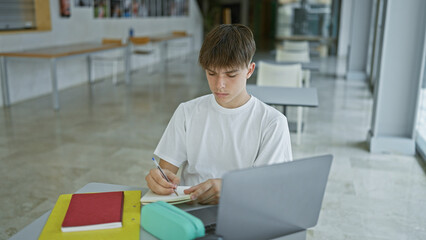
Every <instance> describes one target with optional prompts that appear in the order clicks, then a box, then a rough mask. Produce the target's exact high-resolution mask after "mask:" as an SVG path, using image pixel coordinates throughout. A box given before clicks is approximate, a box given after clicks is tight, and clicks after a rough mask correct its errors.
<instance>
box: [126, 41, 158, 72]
mask: <svg viewBox="0 0 426 240" xmlns="http://www.w3.org/2000/svg"><path fill="white" fill-rule="evenodd" d="M129 42H130V43H131V44H132V46H131V49H132V50H131V53H132V55H134V56H147V57H148V72H152V62H153V61H152V59H151V57H152V56H153V54H154V53H155V52H154V50H153V48H152V45H151V39H150V38H149V37H131V38H129Z"/></svg>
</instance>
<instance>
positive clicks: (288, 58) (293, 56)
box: [275, 49, 311, 63]
mask: <svg viewBox="0 0 426 240" xmlns="http://www.w3.org/2000/svg"><path fill="white" fill-rule="evenodd" d="M275 61H277V62H305V63H306V62H310V61H311V59H310V58H309V51H297V52H295V51H292V52H290V51H286V50H281V49H277V55H276V57H275Z"/></svg>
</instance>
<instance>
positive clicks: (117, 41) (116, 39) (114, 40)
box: [102, 38, 121, 44]
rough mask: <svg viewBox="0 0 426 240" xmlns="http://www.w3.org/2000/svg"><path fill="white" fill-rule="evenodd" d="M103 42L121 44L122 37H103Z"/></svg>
mask: <svg viewBox="0 0 426 240" xmlns="http://www.w3.org/2000/svg"><path fill="white" fill-rule="evenodd" d="M102 44H121V39H118V38H102Z"/></svg>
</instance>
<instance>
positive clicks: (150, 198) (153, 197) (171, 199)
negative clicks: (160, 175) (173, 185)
mask: <svg viewBox="0 0 426 240" xmlns="http://www.w3.org/2000/svg"><path fill="white" fill-rule="evenodd" d="M188 188H190V186H178V187H177V189H176V192H177V193H178V195H179V196H176V194H175V193H172V194H170V195H158V194H155V193H153V192H152V191H151V190H149V191H148V192H147V193H146V194H145V195H144V196H143V197H142V198H141V203H142V205H146V204H148V203H153V202H157V201H163V202H167V203H170V204H179V203H184V202H189V201H191V195H186V194H185V193H183V190H185V189H188Z"/></svg>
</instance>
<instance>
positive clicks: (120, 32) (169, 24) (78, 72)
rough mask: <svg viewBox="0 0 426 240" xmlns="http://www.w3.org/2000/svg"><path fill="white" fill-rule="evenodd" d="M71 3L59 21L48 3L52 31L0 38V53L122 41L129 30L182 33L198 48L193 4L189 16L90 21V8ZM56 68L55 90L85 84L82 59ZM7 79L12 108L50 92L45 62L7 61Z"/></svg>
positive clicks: (199, 22)
mask: <svg viewBox="0 0 426 240" xmlns="http://www.w3.org/2000/svg"><path fill="white" fill-rule="evenodd" d="M71 2H72V6H71V17H70V18H61V17H60V16H59V1H57V0H50V13H51V20H52V30H51V31H49V32H39V33H20V34H7V35H6V34H4V35H0V52H10V51H22V50H25V49H33V48H40V47H50V46H55V45H64V44H72V43H79V42H91V41H92V42H93V41H96V42H100V41H101V39H102V38H103V37H112V38H125V37H127V35H128V31H129V28H130V27H132V28H133V29H134V35H135V36H149V35H154V34H164V33H169V32H171V31H174V30H184V31H187V32H188V33H190V34H192V35H193V36H194V49H196V50H197V51H198V50H199V48H200V47H201V43H202V36H203V18H202V15H201V12H200V11H199V7H198V4H197V3H196V1H195V0H190V6H189V9H190V13H189V16H185V17H149V18H133V19H124V18H123V19H94V17H93V7H90V8H89V7H86V8H76V7H74V4H73V3H74V1H71ZM119 53H120V52H117V54H119ZM113 54H114V53H113ZM141 64H144V63H143V62H142V63H141V62H139V66H138V64H137V63H136V64H134V63H133V65H132V67H134V68H136V67H140V65H141ZM57 68H58V88H59V89H64V88H67V87H70V86H75V85H78V84H81V83H84V82H87V66H86V61H85V59H84V58H71V59H65V60H63V61H58V64H57ZM121 70H122V67H121ZM8 77H9V78H8V79H9V94H10V101H11V103H12V104H13V103H16V102H19V101H23V100H26V99H30V98H34V97H37V96H40V95H43V94H48V93H50V92H51V80H50V71H49V63H48V61H43V60H28V59H10V60H8ZM0 98H1V97H0ZM0 101H2V100H0Z"/></svg>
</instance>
